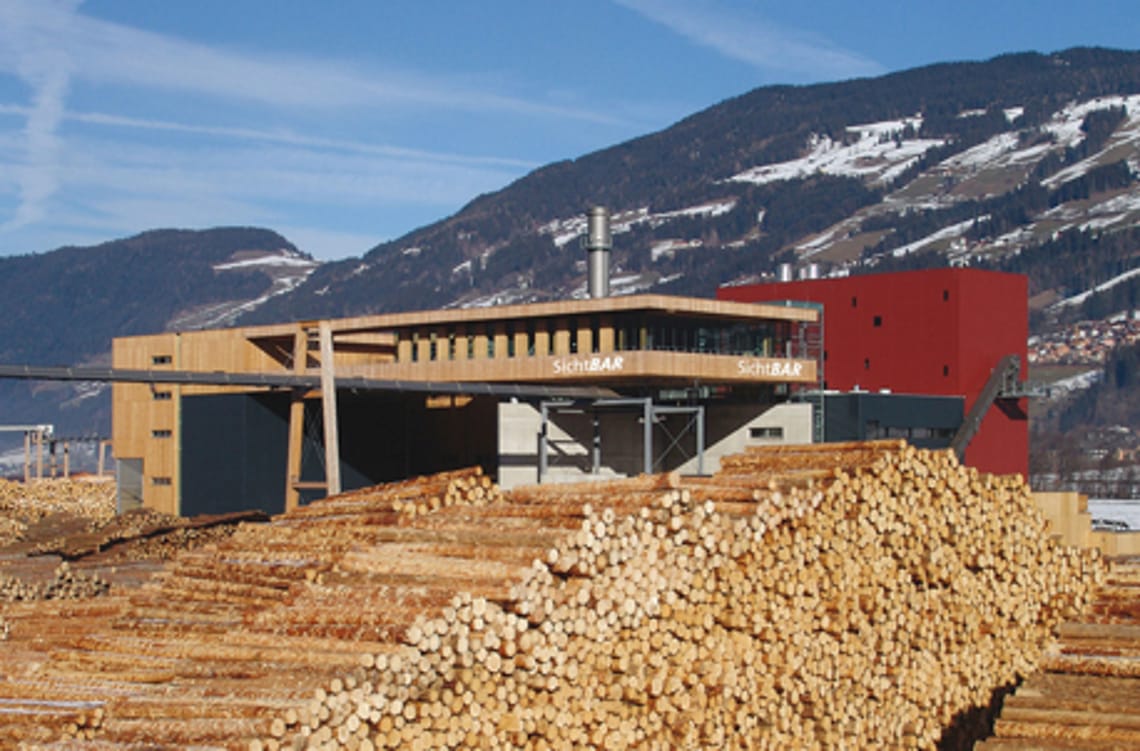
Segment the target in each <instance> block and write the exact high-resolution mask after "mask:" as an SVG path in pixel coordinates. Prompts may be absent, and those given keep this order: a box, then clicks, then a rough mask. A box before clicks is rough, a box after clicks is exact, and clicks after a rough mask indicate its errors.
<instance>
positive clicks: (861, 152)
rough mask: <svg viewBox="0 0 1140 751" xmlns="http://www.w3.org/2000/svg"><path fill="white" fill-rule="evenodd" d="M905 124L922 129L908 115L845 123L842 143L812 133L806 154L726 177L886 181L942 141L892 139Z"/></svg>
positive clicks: (742, 179) (919, 122) (760, 181)
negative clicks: (848, 138)
mask: <svg viewBox="0 0 1140 751" xmlns="http://www.w3.org/2000/svg"><path fill="white" fill-rule="evenodd" d="M908 125H910V126H913V128H914V130H915V131H916V132H917V131H918V130H919V129H921V128H922V118H921V117H910V118H905V119H902V120H886V121H883V122H877V123H866V124H863V125H852V126H849V127H848V128H847V129H846V130H847V133H848V134H849V135H850V136H851V137H852V138H854V139H855V140H854V142H853V143H850V144H846V145H845V144H843V143H839V142H837V141H833V140H832V139H831V138H830V137H829V136H820V135H813V136H812V137H811V139H810V140H809V142H808V149H809V151H808V154H807V155H806V156H803V157H800V158H799V159H792V160H790V161H787V162H779V163H776V164H765V165H761V166H759V167H753V168H752V169H748V170H745V171H744V172H741V173H739V174H736V175H733V176H732V177H730V178H729V180H730V181H734V182H747V183H754V184H757V185H763V184H765V183H772V182H777V181H780V180H794V179H797V178H802V177H807V176H809V175H813V174H816V173H823V174H828V175H840V176H847V177H864V178H866V177H871V178H873V179H874V180H875V181H876V182H881V183H886V182H890V181H891V180H892V179H894V178H895V177H897V176H898V175H899V174H901V173H902V172H903V171H904V170H906V169H907V167H909V166H910V165H911V164H913V163H914V162H915V161H916V160H917V159H918V158H919V157H921V156H922V155H923V154H924V153H926V151H927V150H928V149H930V148H933V147H935V146H941V145H943V144H944V143H945V141H944V140H943V139H941V138H909V139H905V140H899V141H896V140H895V138H897V137H901V134H902V131H903V130H904V129H905V128H906V127H907V126H908Z"/></svg>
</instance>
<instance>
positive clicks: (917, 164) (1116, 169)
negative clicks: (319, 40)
mask: <svg viewBox="0 0 1140 751" xmlns="http://www.w3.org/2000/svg"><path fill="white" fill-rule="evenodd" d="M1138 170H1140V52H1134V51H1117V50H1105V49H1072V50H1067V51H1064V52H1058V53H1053V54H1037V53H1023V54H1011V55H1003V56H1001V57H997V58H994V59H992V60H988V61H985V62H961V63H945V64H938V65H932V66H927V67H923V68H918V69H914V70H909V71H904V72H900V73H895V74H891V75H887V76H882V77H879V78H873V79H861V80H853V81H846V82H840V83H829V84H819V85H813V86H768V87H764V88H759V89H756V90H754V91H751V92H748V93H746V94H743V95H741V96H739V97H736V98H734V99H730V100H727V101H724V102H721V103H720V104H717V105H715V106H713V107H710V108H708V109H706V110H704V111H702V112H698V113H696V114H693V115H692V116H690V117H687V118H685V119H684V120H682V121H680V122H678V123H676V124H675V125H673V126H671V127H669V128H667V129H665V130H662V131H660V132H658V133H653V134H649V135H646V136H644V137H641V138H637V139H634V140H631V141H628V142H626V143H622V144H618V145H615V146H613V147H610V148H607V149H604V150H601V151H598V152H595V153H592V154H587V155H584V156H581V157H579V158H577V159H573V160H566V161H562V162H557V163H554V164H550V165H547V166H545V167H542V168H540V169H538V170H535V171H534V172H532V173H530V174H529V175H526V176H525V177H523V178H521V179H519V180H517V181H516V182H514V183H512V184H511V185H509V186H507V187H506V188H504V189H502V190H500V191H497V192H495V193H491V194H486V195H482V196H478V197H476V198H474V199H473V200H472V201H471V202H470V203H469V204H468V205H467V206H465V207H464V208H462V209H461V210H460V211H459V212H457V213H456V214H454V215H453V216H450V217H447V218H444V219H441V220H440V221H438V222H436V223H434V224H431V225H428V226H426V227H422V228H420V229H417V230H415V231H413V232H410V233H408V234H407V235H405V236H403V237H400V238H397V239H395V240H392V241H389V242H384V243H381V244H379V245H377V246H376V247H375V248H373V249H372V250H370V251H369V252H368V253H366V254H365V255H364V256H363V257H360V258H352V259H347V260H344V261H339V262H335V263H327V264H322V265H319V266H318V265H316V264H315V263H314V262H312V261H311V259H308V258H307V257H306V256H304V255H303V254H299V253H298V252H297V251H296V249H295V248H293V247H292V246H291V245H289V244H288V243H287V241H285V240H284V239H283V238H281V237H279V236H277V235H274V234H273V233H271V232H268V231H264V230H216V231H212V232H213V233H217V234H212V233H211V232H207V233H175V232H157V233H145V234H143V235H140V236H138V237H136V238H131V239H129V240H124V241H118V242H116V243H108V244H107V245H106V246H99V247H98V248H87V249H63V250H60V251H56V252H54V253H48V254H44V255H42V256H33V257H26V258H24V259H8V260H6V261H5V260H2V259H0V271H2V272H4V273H2V274H0V279H2V280H5V281H4V282H0V283H4V284H9V285H11V286H10V287H8V288H5V289H4V292H5V293H7V295H8V296H7V297H5V298H0V299H7V300H12V301H16V300H22V301H24V302H22V303H20V304H16V303H15V302H13V303H12V304H10V305H9V306H8V307H9V308H12V310H11V311H10V312H9V311H6V315H5V316H2V317H0V318H3V319H11V320H8V321H6V322H4V324H3V325H4V326H5V327H6V328H4V329H3V331H2V332H0V362H83V361H91V360H92V359H97V358H98V357H100V356H101V353H104V354H103V355H102V356H105V353H106V352H107V342H108V340H109V338H110V337H111V336H113V335H121V334H130V333H139V332H140V331H144V330H146V331H156V330H161V329H163V328H169V327H174V328H177V327H179V326H183V327H191V326H205V325H224V324H227V323H231V322H238V323H242V324H254V323H263V322H273V321H282V320H297V319H307V318H319V317H335V316H345V315H361V314H367V313H377V312H388V311H397V310H409V309H424V308H432V307H457V306H477V305H493V304H498V303H503V302H524V301H537V300H549V299H560V298H566V297H577V296H583V295H584V294H585V286H586V269H585V258H584V253H583V252H582V251H581V250H580V249H579V247H578V242H577V238H578V237H579V236H580V235H581V233H582V232H583V230H584V228H585V212H586V210H587V209H588V208H589V207H591V206H594V205H602V206H606V207H608V208H609V209H610V210H611V212H612V214H613V222H614V252H613V261H612V268H613V279H612V281H611V290H612V291H613V292H614V293H615V294H628V293H632V292H636V291H647V290H652V291H655V292H665V293H676V294H689V295H702V296H711V295H712V294H713V292H714V290H715V289H716V287H717V286H718V285H720V284H726V283H744V282H750V281H757V280H761V279H764V278H768V277H771V276H772V275H773V274H774V272H775V270H776V268H777V267H778V265H779V264H781V263H793V264H795V265H797V266H799V267H800V268H801V269H806V268H807V267H809V266H811V265H815V266H817V267H818V268H819V270H820V271H821V272H822V273H824V274H860V273H869V272H874V271H883V270H891V269H905V268H920V267H928V266H940V265H947V264H959V265H971V266H976V267H981V268H992V269H999V270H1006V271H1016V272H1020V273H1025V274H1027V275H1028V277H1029V280H1030V292H1031V295H1032V297H1031V301H1030V303H1031V330H1032V332H1033V334H1034V335H1035V336H1036V337H1038V338H1039V339H1041V341H1049V342H1054V340H1057V341H1061V340H1063V341H1061V344H1062V345H1064V346H1063V347H1062V346H1060V345H1059V346H1058V347H1057V348H1056V349H1055V350H1049V351H1051V352H1053V351H1057V352H1059V351H1061V350H1062V349H1064V348H1067V350H1068V351H1074V347H1073V346H1068V345H1070V344H1074V342H1075V341H1077V340H1078V339H1080V337H1081V336H1083V334H1082V333H1080V332H1082V331H1084V330H1086V329H1087V328H1088V327H1082V324H1080V323H1079V322H1080V321H1083V320H1085V319H1090V318H1091V319H1095V320H1098V321H1102V322H1108V321H1115V323H1112V325H1113V326H1118V327H1119V326H1120V325H1125V324H1121V321H1122V320H1123V319H1128V320H1129V321H1130V320H1131V319H1130V318H1129V316H1130V315H1131V311H1132V310H1134V309H1135V308H1136V298H1137V293H1138V292H1140V290H1138V285H1140V262H1138V253H1140V250H1138V249H1140V187H1138V185H1137V172H1138ZM160 239H161V240H162V242H159V243H157V244H155V245H153V246H152V245H151V244H150V243H151V242H152V240H160ZM215 243H216V247H215V245H214V244H215ZM144 248H150V250H144ZM243 251H247V252H246V253H245V254H244V255H243ZM57 254H60V255H58V257H57ZM88 256H90V260H89V259H88ZM275 259H276V260H275ZM270 262H272V263H273V264H277V265H275V266H271V265H268V264H269V263H270ZM21 263H22V264H24V265H23V266H21V265H20V264H21ZM88 263H90V264H94V266H98V267H99V268H100V269H103V270H102V271H96V270H95V269H94V267H92V269H91V270H90V271H88V273H74V272H73V270H72V267H75V268H76V269H78V268H83V267H85V265H86V264H88ZM40 264H43V265H45V266H46V267H47V268H49V269H50V267H52V266H54V267H55V270H54V271H51V270H45V271H40V270H37V268H36V267H37V266H38V265H40ZM151 264H153V265H151ZM282 264H284V265H282ZM270 269H276V270H277V271H275V272H274V273H277V272H278V271H280V270H281V269H285V270H286V271H288V272H289V273H288V274H286V275H285V276H278V277H274V276H273V274H267V273H266V271H267V270H270ZM294 272H295V273H294ZM8 280H12V281H8ZM17 280H18V281H17ZM275 280H276V281H275ZM274 285H276V286H274ZM41 296H42V299H41ZM1122 316H1123V318H1122ZM1106 325H1107V324H1106ZM1131 325H1132V324H1131V323H1127V324H1126V325H1125V327H1126V328H1127V326H1131ZM1064 342H1068V344H1064ZM1102 349H1103V348H1102ZM1034 351H1035V352H1037V350H1036V349H1035V350H1034ZM1042 351H1045V350H1044V349H1042ZM1097 356H1098V357H1099V359H1096V358H1093V359H1088V358H1086V359H1085V360H1081V361H1080V362H1077V363H1071V362H1067V361H1062V360H1049V359H1047V358H1046V359H1041V360H1040V361H1039V363H1038V365H1039V366H1040V367H1038V370H1039V371H1040V370H1041V368H1043V367H1053V366H1056V367H1057V368H1060V370H1058V371H1057V375H1058V377H1059V376H1062V375H1063V376H1074V378H1075V379H1076V380H1074V381H1073V382H1074V383H1076V382H1080V383H1086V382H1090V380H1089V378H1087V377H1086V376H1085V375H1082V374H1083V373H1085V372H1086V371H1089V370H1100V369H1103V367H1104V363H1105V362H1107V359H1106V358H1107V357H1108V355H1107V353H1106V352H1104V351H1100V352H1099V354H1098V355H1097ZM1066 368H1068V369H1069V370H1065V369H1066ZM1074 368H1077V369H1080V368H1083V370H1081V371H1080V372H1075V371H1074V370H1073V369H1074ZM1042 372H1043V371H1042ZM1081 379H1084V380H1081ZM5 388H6V387H5ZM66 391H67V393H68V394H69V395H71V398H74V394H75V390H74V389H71V387H68V388H67V389H66ZM1121 393H1123V392H1122V390H1121V389H1116V390H1111V391H1101V392H1098V396H1097V397H1096V404H1097V408H1096V409H1095V410H1093V409H1087V408H1079V406H1078V407H1072V409H1073V410H1075V411H1074V412H1072V414H1073V415H1076V416H1081V415H1083V416H1084V417H1082V418H1081V419H1085V418H1087V419H1088V420H1094V421H1103V420H1106V419H1111V415H1113V414H1114V410H1113V409H1112V407H1111V405H1112V403H1113V400H1114V399H1118V398H1120V394H1121ZM0 396H2V395H0ZM53 398H54V397H53ZM10 401H11V400H10V399H8V398H3V399H0V405H5V406H7V405H8V404H9V403H10ZM90 401H92V402H94V401H96V400H94V399H92V400H90ZM25 406H27V405H25ZM1061 409H1062V407H1061V406H1057V407H1055V408H1049V409H1048V410H1046V412H1043V413H1042V414H1053V415H1056V414H1059V412H1058V410H1061ZM1065 409H1068V408H1065ZM1049 410H1052V411H1051V412H1050V411H1049ZM33 413H35V414H40V413H39V412H38V411H36V410H32V409H30V408H29V409H26V410H25V411H24V412H23V413H19V414H26V415H31V414H33ZM8 414H9V415H14V414H17V412H11V411H10V412H9V413H8ZM59 415H60V416H61V419H63V417H66V415H67V411H66V410H64V411H62V412H60V413H59ZM1089 416H1092V417H1089ZM15 419H16V418H14V417H11V416H9V417H4V418H0V420H3V421H9V422H11V421H15ZM19 419H30V418H24V417H21V418H19ZM34 419H36V420H37V421H42V420H44V419H45V418H43V417H37V418H34ZM1066 419H1069V418H1066ZM1072 419H1077V418H1076V417H1074V418H1072ZM1062 422H1063V421H1062V420H1061V419H1060V418H1057V417H1052V418H1050V419H1047V420H1042V423H1041V424H1042V425H1043V426H1046V427H1047V429H1048V430H1057V429H1059V428H1058V426H1059V425H1060V424H1061V423H1062ZM1086 422H1087V420H1086ZM1066 424H1067V423H1066ZM1082 424H1083V423H1082ZM105 429H106V428H105V427H103V428H101V430H102V431H105ZM1132 440H1133V442H1134V443H1135V442H1136V438H1135V431H1134V430H1133V431H1132Z"/></svg>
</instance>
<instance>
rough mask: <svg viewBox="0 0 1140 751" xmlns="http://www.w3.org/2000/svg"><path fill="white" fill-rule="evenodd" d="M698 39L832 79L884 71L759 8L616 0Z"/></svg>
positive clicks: (742, 57) (728, 52)
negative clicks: (772, 19)
mask: <svg viewBox="0 0 1140 751" xmlns="http://www.w3.org/2000/svg"><path fill="white" fill-rule="evenodd" d="M615 2H617V3H618V4H620V5H623V6H625V7H627V8H629V9H630V10H633V11H636V12H637V13H640V14H641V15H643V16H645V17H646V18H648V19H650V20H652V21H655V22H657V23H660V24H662V25H663V26H666V27H668V28H670V29H672V30H673V31H675V32H676V33H678V34H680V35H681V36H684V37H686V38H688V39H690V40H692V41H693V42H696V43H697V44H700V45H703V46H705V47H709V48H710V49H713V50H716V51H717V52H718V53H719V54H721V55H723V56H725V57H727V58H731V59H733V60H739V61H740V62H744V63H747V64H749V65H752V66H755V67H756V68H759V69H761V70H764V71H780V72H784V73H789V74H792V75H793V76H795V77H797V78H805V79H810V80H824V79H827V80H834V79H844V78H855V77H859V76H868V75H878V74H881V73H883V72H885V69H884V67H883V66H882V65H880V64H879V63H876V62H875V61H874V60H871V59H869V58H867V57H864V56H863V55H860V54H858V53H856V52H851V51H849V50H844V49H842V48H840V47H838V46H837V45H835V44H833V43H831V42H830V41H828V40H827V39H825V38H823V37H821V36H819V35H817V34H812V33H808V32H803V31H798V30H795V29H787V28H782V27H780V26H778V25H776V24H773V23H772V22H770V21H768V20H766V19H765V18H763V17H762V16H760V15H759V14H757V13H755V12H753V11H751V10H747V9H740V8H729V7H727V6H726V5H724V4H721V3H717V2H702V1H701V0H615Z"/></svg>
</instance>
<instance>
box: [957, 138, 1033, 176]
mask: <svg viewBox="0 0 1140 751" xmlns="http://www.w3.org/2000/svg"><path fill="white" fill-rule="evenodd" d="M1051 148H1053V146H1052V145H1051V144H1048V143H1039V144H1037V145H1035V146H1025V147H1022V146H1020V140H1019V139H1018V136H1017V134H1016V133H998V134H997V135H996V136H993V137H992V138H989V139H988V140H985V141H982V142H981V143H980V144H978V145H977V146H974V147H973V148H970V149H966V150H965V151H963V152H961V153H960V154H955V155H953V156H951V157H947V158H946V159H944V160H943V161H942V166H943V167H945V168H947V169H951V170H955V171H962V170H967V171H976V170H980V169H983V168H986V169H995V168H1002V167H1009V166H1012V165H1018V164H1030V163H1032V162H1035V161H1037V160H1038V159H1040V158H1041V157H1042V156H1044V155H1045V152H1047V151H1049V150H1050V149H1051Z"/></svg>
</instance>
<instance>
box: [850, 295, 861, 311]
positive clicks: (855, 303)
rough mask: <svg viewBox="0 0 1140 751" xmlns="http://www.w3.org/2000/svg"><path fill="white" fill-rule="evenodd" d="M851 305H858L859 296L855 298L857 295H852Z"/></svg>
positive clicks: (854, 306)
mask: <svg viewBox="0 0 1140 751" xmlns="http://www.w3.org/2000/svg"><path fill="white" fill-rule="evenodd" d="M851 307H852V308H857V307H859V298H857V297H852V298H851Z"/></svg>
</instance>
